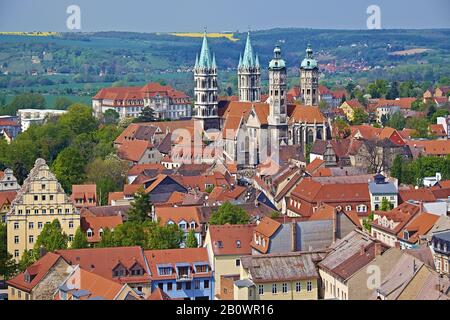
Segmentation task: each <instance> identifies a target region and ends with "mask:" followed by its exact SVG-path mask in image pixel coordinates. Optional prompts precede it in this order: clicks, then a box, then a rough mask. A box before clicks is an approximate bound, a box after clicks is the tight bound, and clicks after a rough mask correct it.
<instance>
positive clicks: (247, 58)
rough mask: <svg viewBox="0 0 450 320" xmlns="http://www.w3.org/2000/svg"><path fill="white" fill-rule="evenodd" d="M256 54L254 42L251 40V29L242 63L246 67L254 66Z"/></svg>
mask: <svg viewBox="0 0 450 320" xmlns="http://www.w3.org/2000/svg"><path fill="white" fill-rule="evenodd" d="M253 57H254V55H253V48H252V43H251V41H250V31H249V32H248V33H247V41H246V43H245V50H244V58H243V59H242V64H243V66H244V67H254V66H255V61H254V58H253Z"/></svg>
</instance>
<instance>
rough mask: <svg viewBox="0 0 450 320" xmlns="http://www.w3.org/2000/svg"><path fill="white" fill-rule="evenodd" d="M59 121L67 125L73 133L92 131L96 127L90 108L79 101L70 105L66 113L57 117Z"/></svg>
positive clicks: (95, 120)
mask: <svg viewBox="0 0 450 320" xmlns="http://www.w3.org/2000/svg"><path fill="white" fill-rule="evenodd" d="M59 123H60V124H62V125H65V126H67V127H68V128H69V129H70V130H71V131H72V132H73V134H75V135H78V134H81V133H89V132H93V131H94V130H96V129H97V127H98V121H97V119H96V118H95V117H94V116H93V115H92V108H90V107H88V106H86V105H84V104H80V103H75V104H73V105H71V106H70V107H69V109H68V110H67V113H65V114H63V115H62V116H61V117H60V118H59Z"/></svg>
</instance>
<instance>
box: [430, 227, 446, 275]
mask: <svg viewBox="0 0 450 320" xmlns="http://www.w3.org/2000/svg"><path fill="white" fill-rule="evenodd" d="M431 248H432V249H433V258H434V265H435V267H436V271H437V272H439V273H440V274H444V275H447V276H448V275H449V274H450V230H442V231H440V232H435V233H434V234H433V236H432V238H431Z"/></svg>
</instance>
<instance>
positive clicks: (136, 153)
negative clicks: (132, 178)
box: [117, 140, 153, 162]
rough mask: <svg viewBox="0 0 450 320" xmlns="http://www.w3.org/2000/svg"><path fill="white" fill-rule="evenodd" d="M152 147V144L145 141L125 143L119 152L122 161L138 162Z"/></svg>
mask: <svg viewBox="0 0 450 320" xmlns="http://www.w3.org/2000/svg"><path fill="white" fill-rule="evenodd" d="M152 146H153V145H152V144H151V143H150V142H148V141H145V140H133V141H125V142H123V143H122V144H121V145H120V147H119V149H118V151H117V152H118V155H119V157H120V158H121V159H124V160H128V161H133V162H138V161H139V160H141V158H142V156H143V155H144V153H145V151H147V149H149V148H151V147H152Z"/></svg>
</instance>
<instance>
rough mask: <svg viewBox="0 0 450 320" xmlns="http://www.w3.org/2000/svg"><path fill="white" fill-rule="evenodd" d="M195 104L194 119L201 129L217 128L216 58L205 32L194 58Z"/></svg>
mask: <svg viewBox="0 0 450 320" xmlns="http://www.w3.org/2000/svg"><path fill="white" fill-rule="evenodd" d="M194 81H195V88H194V94H195V103H194V113H193V117H194V119H197V120H201V121H202V124H203V129H204V130H207V129H210V128H217V129H218V128H219V116H218V110H217V105H218V102H217V92H218V87H217V66H216V57H215V55H212V58H211V52H210V51H209V47H208V40H207V38H206V32H205V34H204V36H203V44H202V49H201V51H200V57H199V56H198V55H197V57H196V58H195V67H194Z"/></svg>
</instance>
